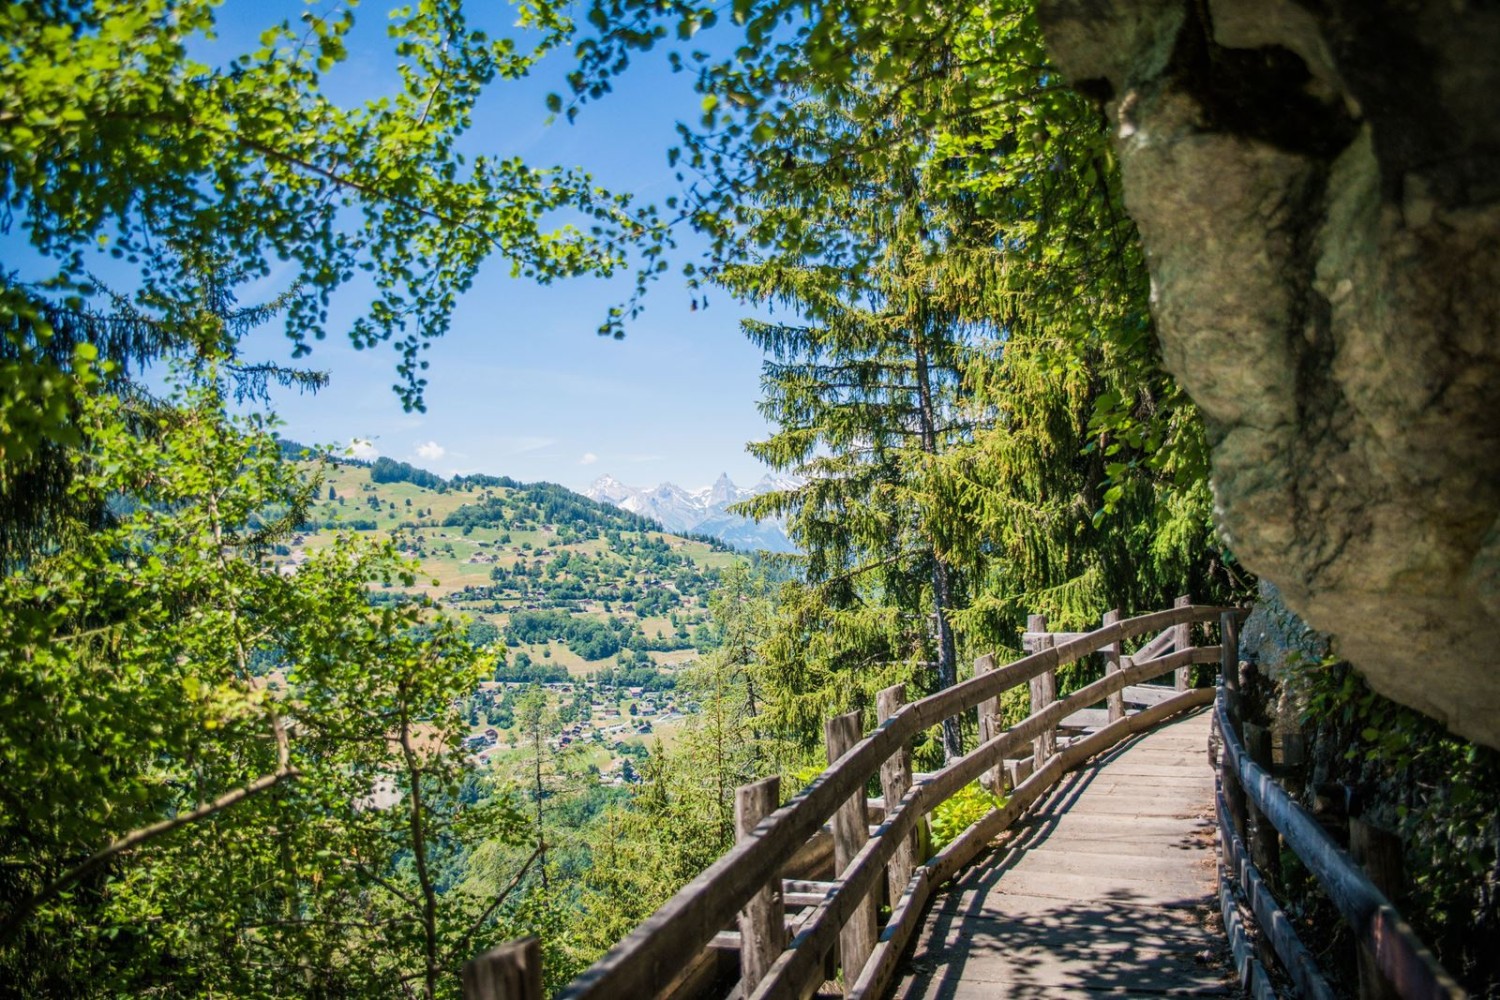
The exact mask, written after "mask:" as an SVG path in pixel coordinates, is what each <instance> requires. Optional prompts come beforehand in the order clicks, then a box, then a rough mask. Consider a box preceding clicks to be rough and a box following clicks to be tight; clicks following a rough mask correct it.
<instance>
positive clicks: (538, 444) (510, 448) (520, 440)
mask: <svg viewBox="0 0 1500 1000" xmlns="http://www.w3.org/2000/svg"><path fill="white" fill-rule="evenodd" d="M556 443H557V439H556V438H550V437H535V436H532V435H527V434H522V435H516V436H514V437H498V438H494V439H493V440H492V444H493V445H494V447H495V450H496V451H498V452H500V453H501V454H503V455H524V454H526V453H527V452H531V451H541V450H542V449H543V448H550V447H552V446H553V445H554V444H556Z"/></svg>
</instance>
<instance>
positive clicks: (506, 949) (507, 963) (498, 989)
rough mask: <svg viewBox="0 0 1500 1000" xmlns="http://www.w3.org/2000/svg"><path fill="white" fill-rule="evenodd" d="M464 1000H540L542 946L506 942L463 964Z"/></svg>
mask: <svg viewBox="0 0 1500 1000" xmlns="http://www.w3.org/2000/svg"><path fill="white" fill-rule="evenodd" d="M460 979H461V981H462V984H463V995H464V1000H542V998H543V996H544V994H543V993H542V943H541V941H539V940H537V939H536V938H534V937H529V938H522V939H521V940H519V941H509V942H507V943H505V944H502V945H501V946H500V947H498V948H492V949H491V950H489V951H487V952H485V953H484V954H483V955H480V956H478V957H477V958H472V959H470V960H469V961H468V962H466V963H464V967H463V971H462V972H461V973H460Z"/></svg>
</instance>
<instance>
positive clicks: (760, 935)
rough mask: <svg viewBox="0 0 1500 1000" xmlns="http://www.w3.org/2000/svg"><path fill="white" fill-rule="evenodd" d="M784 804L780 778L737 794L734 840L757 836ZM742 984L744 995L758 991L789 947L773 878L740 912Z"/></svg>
mask: <svg viewBox="0 0 1500 1000" xmlns="http://www.w3.org/2000/svg"><path fill="white" fill-rule="evenodd" d="M780 804H781V779H780V778H778V777H774V776H773V777H770V778H766V779H764V780H761V781H757V782H754V783H753V784H749V785H741V786H740V787H739V788H737V789H735V791H734V837H735V840H736V841H740V840H744V839H746V838H747V837H753V836H755V828H756V827H757V826H758V825H759V824H760V821H761V820H763V819H765V818H766V817H767V816H769V815H771V813H773V812H775V811H776V807H777V806H778V805H780ZM739 925H740V941H741V942H742V945H741V947H740V984H741V990H742V992H744V993H749V992H750V991H751V990H753V989H755V987H756V984H758V983H759V982H760V981H761V980H762V979H763V978H765V975H766V970H767V969H769V968H770V967H771V966H772V964H773V963H775V961H776V959H777V958H778V957H780V955H781V950H782V949H783V948H785V947H786V926H785V925H786V907H785V905H784V904H783V903H782V899H781V880H780V879H772V880H771V881H770V882H769V883H767V884H766V886H765V887H763V888H762V889H761V890H760V891H759V892H757V893H756V894H755V895H754V896H752V897H750V902H748V903H746V904H745V908H744V909H743V910H741V911H740V915H739Z"/></svg>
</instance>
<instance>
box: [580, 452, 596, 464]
mask: <svg viewBox="0 0 1500 1000" xmlns="http://www.w3.org/2000/svg"><path fill="white" fill-rule="evenodd" d="M597 461H599V456H598V455H595V454H594V453H593V452H591V451H586V452H584V453H583V457H582V458H580V459H579V460H578V464H579V465H593V464H594V463H595V462H597Z"/></svg>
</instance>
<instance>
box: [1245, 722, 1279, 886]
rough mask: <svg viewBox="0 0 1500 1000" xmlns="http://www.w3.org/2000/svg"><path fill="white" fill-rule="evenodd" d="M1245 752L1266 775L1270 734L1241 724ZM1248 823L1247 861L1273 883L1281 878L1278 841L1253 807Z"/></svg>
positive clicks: (1268, 768) (1265, 820)
mask: <svg viewBox="0 0 1500 1000" xmlns="http://www.w3.org/2000/svg"><path fill="white" fill-rule="evenodd" d="M1240 735H1241V738H1242V739H1243V740H1244V741H1245V752H1246V753H1248V754H1249V755H1250V759H1251V760H1253V761H1255V763H1257V764H1259V765H1260V766H1261V767H1263V768H1265V769H1266V771H1267V772H1269V771H1270V770H1271V731H1270V730H1269V729H1267V728H1266V727H1265V726H1258V725H1256V724H1255V723H1253V722H1244V721H1241V722H1240ZM1246 811H1247V813H1248V815H1249V819H1250V860H1251V861H1253V862H1255V867H1257V868H1259V869H1260V872H1261V874H1262V875H1266V876H1269V877H1270V878H1272V879H1275V878H1276V877H1277V876H1279V875H1280V874H1281V837H1280V835H1279V834H1277V832H1276V828H1275V827H1274V826H1272V825H1271V821H1270V820H1268V819H1266V817H1265V816H1263V815H1261V812H1260V810H1259V809H1257V808H1255V806H1254V805H1253V804H1251V805H1250V806H1249V808H1248V809H1247V810H1246Z"/></svg>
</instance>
